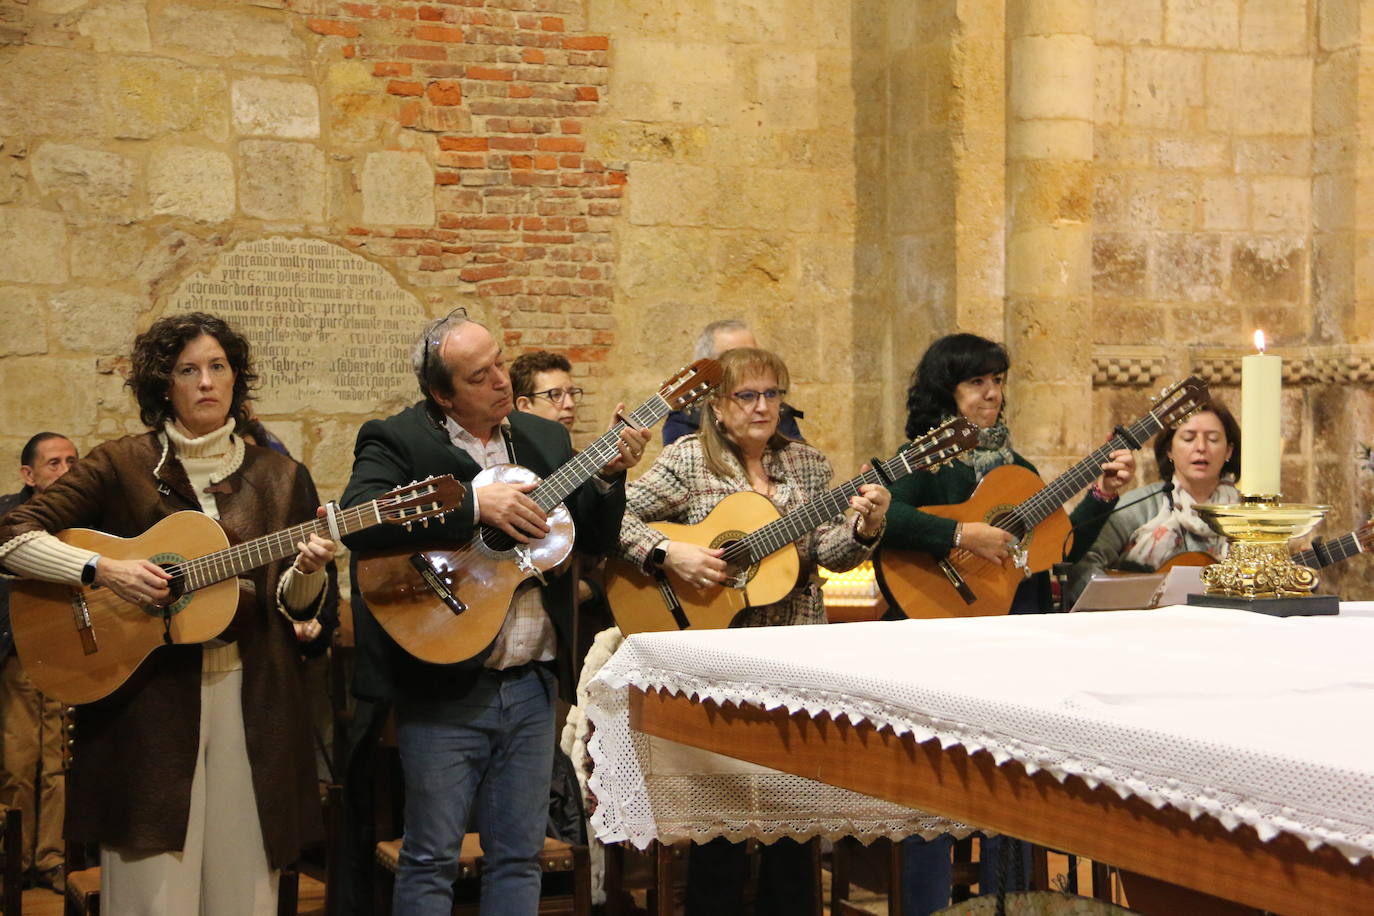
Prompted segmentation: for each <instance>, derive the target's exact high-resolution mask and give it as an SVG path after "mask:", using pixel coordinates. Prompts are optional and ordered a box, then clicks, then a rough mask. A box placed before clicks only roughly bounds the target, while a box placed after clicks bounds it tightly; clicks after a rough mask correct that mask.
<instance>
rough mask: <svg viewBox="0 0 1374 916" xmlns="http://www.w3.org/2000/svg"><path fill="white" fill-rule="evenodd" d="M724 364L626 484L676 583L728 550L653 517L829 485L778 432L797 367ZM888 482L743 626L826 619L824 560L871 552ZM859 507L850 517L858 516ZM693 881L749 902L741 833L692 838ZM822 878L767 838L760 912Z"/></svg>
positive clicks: (631, 526) (775, 360) (682, 517)
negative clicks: (681, 425) (682, 432)
mask: <svg viewBox="0 0 1374 916" xmlns="http://www.w3.org/2000/svg"><path fill="white" fill-rule="evenodd" d="M719 360H720V364H721V368H722V369H723V370H724V375H723V378H722V381H721V383H720V385H719V386H718V387H717V388H716V393H715V395H714V397H713V399H712V400H711V402H710V403H709V404H708V405H707V407H706V408H705V409H704V410H703V417H702V420H703V422H702V425H701V429H700V432H698V433H697V434H696V435H691V436H686V437H684V438H682V439H679V440H677V441H676V442H674V443H673V444H671V445H669V446H667V447H666V448H664V450H663V452H662V453H661V454H660V455H659V457H658V460H657V461H655V462H654V464H653V466H652V467H650V468H649V469H648V470H647V471H646V472H645V473H644V475H643V476H642V477H640V478H639V479H638V480H636V481H635V482H634V483H632V484H630V486H629V488H628V489H627V492H626V508H625V521H624V524H623V526H622V528H621V532H620V553H621V556H622V557H623V558H624V559H626V560H628V561H629V562H631V563H635V564H637V565H639V566H640V567H641V568H643V569H645V570H648V571H654V570H659V569H661V570H662V571H664V572H665V573H667V574H668V576H669V577H670V579H671V580H672V581H673V584H674V585H675V586H676V587H678V588H712V587H717V586H720V585H723V584H726V583H727V581H728V580H729V577H730V575H731V571H730V570H729V569H728V568H727V564H726V562H725V560H724V559H722V557H721V554H722V553H723V551H722V550H721V549H719V548H717V549H710V548H706V547H701V546H699V545H696V544H689V543H686V542H681V541H672V540H669V539H667V538H665V537H664V536H663V535H662V534H660V533H659V532H658V531H656V530H655V529H653V528H651V527H649V525H648V524H647V523H649V522H659V521H667V522H677V523H681V524H696V523H697V522H700V521H701V520H702V519H704V518H705V517H706V516H707V515H708V514H709V513H710V512H711V510H712V509H714V508H715V507H716V505H717V504H718V503H719V502H720V501H721V500H722V499H724V498H725V497H727V496H729V495H731V494H733V493H740V492H747V491H753V492H755V493H760V494H762V495H763V496H765V497H767V498H768V499H769V500H771V501H772V503H773V505H774V506H775V507H776V508H777V509H778V511H779V512H780V513H782V514H786V513H789V512H793V511H795V510H797V509H799V508H801V507H802V506H804V505H806V504H807V502H809V501H810V500H813V499H815V498H817V497H820V496H822V495H823V494H825V493H826V492H827V490H828V489H829V487H830V479H831V477H832V471H831V467H830V462H829V461H827V460H826V458H825V456H824V455H822V454H821V453H820V451H818V450H817V449H816V448H814V447H812V446H810V445H807V444H805V443H802V442H797V441H794V440H792V439H789V438H787V437H786V436H783V435H781V434H779V433H778V419H779V412H780V408H781V406H782V399H783V396H784V395H785V394H786V393H787V385H788V378H789V376H788V371H787V366H786V364H785V363H783V361H782V359H781V358H779V357H778V356H777V355H776V354H773V353H770V352H768V351H767V350H758V349H754V348H749V347H741V348H738V349H734V350H727V351H726V352H724V353H722V354H721V355H720V357H719ZM888 500H889V496H888V492H887V490H886V489H885V488H883V487H881V486H877V485H873V484H865V485H863V486H862V487H860V488H859V492H858V494H857V495H855V496H854V497H852V498H851V500H850V509H851V510H852V513H850V512H846V513H845V514H843V515H837V516H836V517H834V518H832V519H828V520H826V521H825V522H824V523H823V524H821V525H820V527H818V528H816V529H815V530H814V531H812V532H811V533H810V534H808V535H806V536H805V537H803V538H802V539H800V540H799V541H797V542H796V547H797V552H798V554H799V557H800V560H801V575H800V576H799V579H798V584H797V585H796V587H795V588H793V589H792V591H791V592H789V593H788V594H787V596H786V597H784V598H783V599H782V600H781V601H778V602H776V603H774V604H769V605H764V606H762V607H750V608H747V609H745V610H744V611H743V612H742V613H741V614H740V617H739V619H738V620H737V625H739V626H746V627H757V626H787V625H792V624H817V623H824V622H825V619H826V618H825V605H824V603H823V602H822V600H821V592H820V585H819V581H818V579H817V565H818V564H823V565H824V566H825V567H826V568H827V569H833V570H837V571H838V570H846V569H852V568H853V567H855V566H857V565H858V564H859V563H861V562H863V561H864V560H865V559H867V558H868V556H869V555H870V554H871V553H872V551H873V547H874V546H875V545H876V544H877V542H878V537H879V536H880V535H881V534H882V531H883V524H884V517H885V515H886V512H887V506H888ZM851 515H852V517H851ZM689 862H690V870H689V872H688V882H687V913H688V914H689V916H702V914H710V916H722V914H729V913H737V912H740V911H741V907H742V901H743V891H744V882H745V878H746V876H747V873H748V863H747V861H746V859H745V857H744V847H743V844H738V843H731V842H729V841H727V840H724V839H723V838H722V839H717V840H713V841H712V842H710V843H707V844H705V845H695V844H694V845H693V846H692V849H691V853H690V858H689ZM814 886H815V881H814V875H813V874H812V865H811V857H810V852H809V851H808V850H807V849H806V847H804V846H802V845H800V844H798V843H796V842H795V841H791V840H778V841H776V842H774V843H772V844H771V845H768V846H765V847H763V861H762V866H761V870H760V874H759V891H758V894H757V896H756V912H758V913H760V914H769V913H776V914H779V916H782V914H793V913H804V912H811V909H812V907H813V905H814V903H815V901H814V900H813V899H812V898H813V897H814V894H813V893H812V888H814Z"/></svg>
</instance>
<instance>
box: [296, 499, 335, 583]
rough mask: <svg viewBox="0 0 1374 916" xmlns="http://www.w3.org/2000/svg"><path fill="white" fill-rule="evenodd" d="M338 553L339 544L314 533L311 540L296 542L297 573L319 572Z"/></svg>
mask: <svg viewBox="0 0 1374 916" xmlns="http://www.w3.org/2000/svg"><path fill="white" fill-rule="evenodd" d="M320 511H324V510H323V509H322V510H320ZM338 551H339V545H338V544H336V543H334V542H333V541H331V540H330V539H329V538H323V537H320V536H319V535H318V534H314V533H312V534H311V535H310V538H309V540H305V541H297V542H296V563H295V566H296V571H297V572H300V573H306V574H309V573H313V572H318V571H319V570H321V569H324V567H325V566H326V565H328V563H329V561H330V560H332V559H334V554H336V553H338Z"/></svg>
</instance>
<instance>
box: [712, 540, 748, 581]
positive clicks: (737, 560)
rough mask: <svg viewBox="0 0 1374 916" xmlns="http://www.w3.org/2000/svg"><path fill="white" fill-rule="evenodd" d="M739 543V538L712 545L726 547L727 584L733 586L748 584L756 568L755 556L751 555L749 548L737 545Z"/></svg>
mask: <svg viewBox="0 0 1374 916" xmlns="http://www.w3.org/2000/svg"><path fill="white" fill-rule="evenodd" d="M739 543H740V542H739V541H738V540H730V541H721V542H720V543H716V544H712V545H711V546H712V547H724V548H725V555H724V559H725V584H726V585H729V586H731V587H733V588H743V587H744V586H745V585H746V584H748V582H749V576H750V573H751V572H752V571H753V568H754V558H753V557H751V556H750V555H749V550H748V549H747V548H744V547H741V546H737V545H739Z"/></svg>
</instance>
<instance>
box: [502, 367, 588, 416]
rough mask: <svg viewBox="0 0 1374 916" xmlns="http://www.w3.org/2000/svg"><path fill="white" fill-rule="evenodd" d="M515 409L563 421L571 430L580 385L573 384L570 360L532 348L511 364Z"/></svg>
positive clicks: (511, 384) (511, 383)
mask: <svg viewBox="0 0 1374 916" xmlns="http://www.w3.org/2000/svg"><path fill="white" fill-rule="evenodd" d="M510 387H511V392H512V393H513V394H514V395H515V409H516V410H522V411H524V412H525V413H532V414H535V415H536V416H540V417H543V418H544V419H545V420H553V421H554V422H555V423H562V424H563V425H564V426H566V427H567V428H568V432H569V433H571V432H572V428H573V423H574V422H575V421H576V420H577V402H578V401H580V400H582V389H581V388H575V387H573V380H572V363H570V362H568V358H567V357H566V356H562V355H560V354H558V353H550V352H549V351H548V350H535V351H534V352H532V353H526V354H524V355H523V356H521V357H519V358H518V359H516V360H515V362H513V363H511V364H510Z"/></svg>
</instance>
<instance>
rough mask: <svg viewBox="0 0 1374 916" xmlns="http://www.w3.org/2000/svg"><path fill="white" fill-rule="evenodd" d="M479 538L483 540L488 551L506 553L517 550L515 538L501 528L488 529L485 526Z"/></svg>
mask: <svg viewBox="0 0 1374 916" xmlns="http://www.w3.org/2000/svg"><path fill="white" fill-rule="evenodd" d="M477 536H478V537H480V538H481V539H482V543H483V544H485V545H486V546H487V549H488V550H494V551H496V552H497V553H505V552H506V551H507V550H513V549H515V538H513V537H511V536H510V535H509V534H506V532H504V531H502V530H500V529H499V528H488V527H486V526H485V525H483V526H482V528H481V529H479V532H478V535H477Z"/></svg>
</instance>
